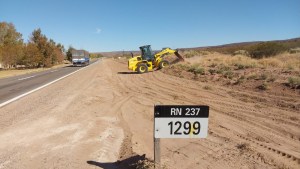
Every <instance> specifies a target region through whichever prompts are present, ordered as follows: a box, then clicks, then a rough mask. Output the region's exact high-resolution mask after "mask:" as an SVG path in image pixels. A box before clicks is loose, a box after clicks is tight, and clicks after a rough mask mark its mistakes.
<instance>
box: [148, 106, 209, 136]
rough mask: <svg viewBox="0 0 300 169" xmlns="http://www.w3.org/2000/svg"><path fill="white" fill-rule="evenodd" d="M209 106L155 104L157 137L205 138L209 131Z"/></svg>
mask: <svg viewBox="0 0 300 169" xmlns="http://www.w3.org/2000/svg"><path fill="white" fill-rule="evenodd" d="M208 115H209V107H208V106H197V105H155V106H154V137H155V138H205V137H207V132H208Z"/></svg>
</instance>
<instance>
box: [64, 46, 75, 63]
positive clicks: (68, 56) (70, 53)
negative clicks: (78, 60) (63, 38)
mask: <svg viewBox="0 0 300 169" xmlns="http://www.w3.org/2000/svg"><path fill="white" fill-rule="evenodd" d="M72 50H75V48H73V47H72V46H69V49H68V51H67V53H66V56H67V60H68V61H70V62H71V61H72Z"/></svg>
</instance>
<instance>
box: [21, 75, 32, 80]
mask: <svg viewBox="0 0 300 169" xmlns="http://www.w3.org/2000/svg"><path fill="white" fill-rule="evenodd" d="M33 77H35V76H28V77H24V78H21V79H18V80H25V79H30V78H33Z"/></svg>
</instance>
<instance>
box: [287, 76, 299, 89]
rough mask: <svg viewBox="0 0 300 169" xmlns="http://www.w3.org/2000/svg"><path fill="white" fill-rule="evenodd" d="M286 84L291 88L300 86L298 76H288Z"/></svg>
mask: <svg viewBox="0 0 300 169" xmlns="http://www.w3.org/2000/svg"><path fill="white" fill-rule="evenodd" d="M288 84H289V86H290V87H292V88H297V87H299V86H300V77H289V79H288Z"/></svg>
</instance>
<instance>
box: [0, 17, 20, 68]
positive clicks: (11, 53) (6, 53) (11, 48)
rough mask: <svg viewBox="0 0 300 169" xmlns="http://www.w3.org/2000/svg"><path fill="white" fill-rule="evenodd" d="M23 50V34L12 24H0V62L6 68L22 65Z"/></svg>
mask: <svg viewBox="0 0 300 169" xmlns="http://www.w3.org/2000/svg"><path fill="white" fill-rule="evenodd" d="M22 48H23V39H22V34H21V33H19V32H17V30H16V29H15V26H14V25H13V24H12V23H7V22H0V62H2V64H3V65H4V67H6V68H10V67H16V66H17V64H19V63H21V59H22V55H23V51H22Z"/></svg>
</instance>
